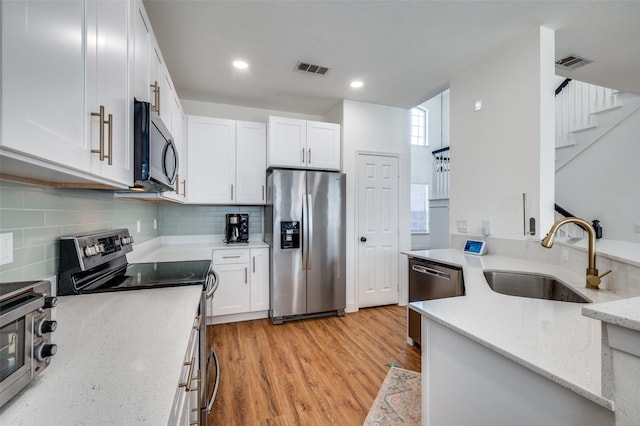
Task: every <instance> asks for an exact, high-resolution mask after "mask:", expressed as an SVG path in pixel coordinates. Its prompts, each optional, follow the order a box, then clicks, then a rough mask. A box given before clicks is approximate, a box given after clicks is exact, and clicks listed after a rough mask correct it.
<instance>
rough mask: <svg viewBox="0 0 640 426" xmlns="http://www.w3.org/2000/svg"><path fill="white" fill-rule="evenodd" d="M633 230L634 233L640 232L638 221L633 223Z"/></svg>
mask: <svg viewBox="0 0 640 426" xmlns="http://www.w3.org/2000/svg"><path fill="white" fill-rule="evenodd" d="M633 232H635V233H636V234H640V223H634V224H633Z"/></svg>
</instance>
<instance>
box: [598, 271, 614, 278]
mask: <svg viewBox="0 0 640 426" xmlns="http://www.w3.org/2000/svg"><path fill="white" fill-rule="evenodd" d="M610 273H611V269H609V270H608V271H607V272H605V273H604V274H602V275H600V276H599V277H598V278H602V277H604V276H605V275H609V274H610Z"/></svg>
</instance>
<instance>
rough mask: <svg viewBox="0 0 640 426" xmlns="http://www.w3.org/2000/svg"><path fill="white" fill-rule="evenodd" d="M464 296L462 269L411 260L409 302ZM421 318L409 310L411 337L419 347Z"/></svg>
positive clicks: (429, 261) (415, 259)
mask: <svg viewBox="0 0 640 426" xmlns="http://www.w3.org/2000/svg"><path fill="white" fill-rule="evenodd" d="M463 295H464V284H463V280H462V269H460V268H456V267H455V266H451V265H445V264H442V263H438V262H434V261H431V260H424V259H417V258H415V257H412V258H410V259H409V302H417V301H420V300H431V299H442V298H445V297H455V296H463ZM407 309H408V308H407ZM420 317H421V315H420V314H419V313H417V312H416V311H414V310H412V309H408V323H409V337H410V338H411V339H412V340H413V342H414V343H415V344H416V345H417V346H419V345H420V343H421V332H422V326H421V319H420Z"/></svg>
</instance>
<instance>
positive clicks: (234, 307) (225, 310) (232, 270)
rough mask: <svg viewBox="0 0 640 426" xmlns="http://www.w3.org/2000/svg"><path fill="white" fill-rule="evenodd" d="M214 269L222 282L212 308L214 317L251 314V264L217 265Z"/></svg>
mask: <svg viewBox="0 0 640 426" xmlns="http://www.w3.org/2000/svg"><path fill="white" fill-rule="evenodd" d="M213 268H214V269H215V271H216V273H217V274H218V279H219V280H220V284H218V289H217V290H216V293H215V295H214V296H213V303H212V307H211V308H212V311H211V312H212V314H213V316H219V315H229V314H240V313H244V312H249V310H250V308H251V304H250V290H249V279H250V277H249V264H248V263H234V264H226V265H217V264H215V265H214V266H213Z"/></svg>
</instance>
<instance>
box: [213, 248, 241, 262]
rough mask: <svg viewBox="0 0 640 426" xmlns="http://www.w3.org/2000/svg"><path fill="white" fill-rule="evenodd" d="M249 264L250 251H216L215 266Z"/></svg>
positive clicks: (214, 252)
mask: <svg viewBox="0 0 640 426" xmlns="http://www.w3.org/2000/svg"><path fill="white" fill-rule="evenodd" d="M246 262H249V249H229V250H214V251H213V264H214V265H224V264H227V263H246Z"/></svg>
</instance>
